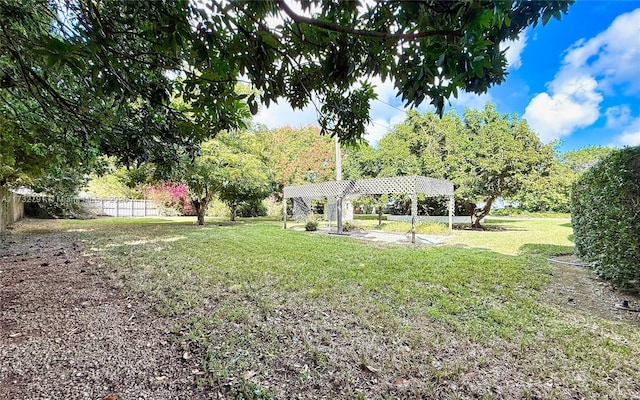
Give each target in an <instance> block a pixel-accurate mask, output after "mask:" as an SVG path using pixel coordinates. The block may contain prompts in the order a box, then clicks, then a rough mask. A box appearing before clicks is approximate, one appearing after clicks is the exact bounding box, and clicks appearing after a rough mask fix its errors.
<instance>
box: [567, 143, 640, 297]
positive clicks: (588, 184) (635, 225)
mask: <svg viewBox="0 0 640 400" xmlns="http://www.w3.org/2000/svg"><path fill="white" fill-rule="evenodd" d="M571 208H572V210H571V218H572V225H573V232H574V237H575V243H576V253H577V255H578V256H579V257H581V258H582V259H583V260H585V261H588V262H592V263H593V265H594V268H595V272H596V273H597V274H598V275H599V276H601V277H603V278H604V279H610V280H612V281H613V282H615V283H617V284H619V285H620V286H621V287H626V288H628V289H634V290H638V289H640V146H636V147H627V148H624V149H622V150H619V151H616V152H614V153H612V154H611V155H609V156H608V157H606V158H604V159H603V160H602V161H600V163H598V164H596V165H595V166H593V167H592V168H591V169H589V170H588V171H587V172H585V173H584V174H583V175H582V176H581V177H580V178H578V179H577V180H576V182H575V183H574V184H573V187H572V193H571Z"/></svg>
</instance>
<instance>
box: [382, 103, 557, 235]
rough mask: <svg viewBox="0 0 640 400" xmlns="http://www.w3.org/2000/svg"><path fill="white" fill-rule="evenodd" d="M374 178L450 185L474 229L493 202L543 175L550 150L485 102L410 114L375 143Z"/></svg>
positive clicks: (551, 156) (550, 157)
mask: <svg viewBox="0 0 640 400" xmlns="http://www.w3.org/2000/svg"><path fill="white" fill-rule="evenodd" d="M378 157H379V164H380V176H395V175H426V176H431V177H434V178H441V179H448V180H451V181H453V182H454V184H455V196H456V197H457V199H458V202H460V203H461V204H462V205H463V206H464V207H465V208H466V209H467V212H468V213H469V214H470V215H471V222H472V224H473V225H474V226H475V227H479V226H480V220H481V219H482V218H484V217H485V216H487V215H488V214H489V211H490V210H491V207H492V205H493V203H494V201H495V200H496V199H497V198H499V197H506V198H513V197H514V196H516V195H518V194H519V193H521V191H522V189H523V187H524V185H526V184H527V183H528V182H529V179H530V178H531V177H536V178H538V179H540V178H541V177H545V176H547V175H549V169H550V167H551V165H552V162H553V161H554V152H553V147H552V146H551V145H543V144H542V143H541V142H540V139H539V138H538V137H537V136H536V134H535V133H534V132H532V131H531V130H530V129H529V127H528V125H527V122H526V121H524V120H521V119H520V118H519V117H518V116H517V115H515V114H504V115H500V114H499V113H498V112H497V111H496V109H495V106H494V105H492V104H490V103H487V104H486V105H485V108H484V109H483V110H479V111H478V110H471V109H467V110H465V113H464V117H463V118H460V117H459V116H458V115H457V114H456V113H455V112H449V113H447V114H445V116H444V117H443V118H441V119H440V118H438V117H437V116H436V115H434V114H433V113H425V114H420V113H418V112H416V111H411V112H409V113H408V114H407V118H406V119H405V121H404V122H403V123H402V124H398V125H396V126H395V127H394V128H393V129H392V130H391V131H390V132H389V134H388V135H386V136H385V137H384V138H382V139H381V140H380V143H379V150H378Z"/></svg>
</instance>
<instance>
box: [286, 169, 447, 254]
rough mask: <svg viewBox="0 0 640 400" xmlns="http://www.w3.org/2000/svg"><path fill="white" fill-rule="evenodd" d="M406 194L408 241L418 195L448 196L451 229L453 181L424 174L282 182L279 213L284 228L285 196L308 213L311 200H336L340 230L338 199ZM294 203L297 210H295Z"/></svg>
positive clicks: (413, 231)
mask: <svg viewBox="0 0 640 400" xmlns="http://www.w3.org/2000/svg"><path fill="white" fill-rule="evenodd" d="M382 194H407V195H409V196H411V242H412V243H415V242H416V221H417V217H418V195H419V194H423V195H425V196H427V197H448V198H449V207H448V208H449V229H453V212H454V198H453V182H450V181H445V180H440V179H434V178H428V177H426V176H415V175H414V176H395V177H389V178H374V179H357V180H346V181H330V182H323V183H312V184H308V185H298V186H286V187H285V188H284V193H283V197H284V201H283V211H284V212H283V215H284V229H286V228H287V199H293V201H294V213H295V212H296V211H299V212H300V213H304V215H305V216H306V214H308V213H309V211H310V207H308V206H307V205H309V204H310V203H311V200H319V199H327V200H329V199H335V200H337V203H338V206H337V216H338V218H337V219H338V227H337V233H342V200H343V199H348V200H350V199H356V198H358V197H360V196H364V195H382ZM296 206H297V207H298V210H296Z"/></svg>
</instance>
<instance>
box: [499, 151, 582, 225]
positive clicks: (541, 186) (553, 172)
mask: <svg viewBox="0 0 640 400" xmlns="http://www.w3.org/2000/svg"><path fill="white" fill-rule="evenodd" d="M576 176H577V175H576V174H575V173H574V172H573V171H572V170H571V169H570V168H569V167H568V166H567V165H565V164H563V163H562V162H560V161H559V160H558V159H556V158H554V159H553V160H551V161H550V165H549V167H548V168H545V169H543V170H537V169H536V170H533V171H531V173H530V174H529V175H528V176H527V177H525V180H526V181H525V183H524V184H523V185H522V188H521V189H520V190H519V191H518V193H517V194H516V195H515V196H512V197H511V198H510V200H515V201H517V202H518V203H519V208H522V209H523V210H527V211H534V212H550V211H551V212H562V213H568V212H569V211H570V204H569V203H570V194H571V184H572V183H573V181H574V180H575V178H576Z"/></svg>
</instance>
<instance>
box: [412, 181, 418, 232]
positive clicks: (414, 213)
mask: <svg viewBox="0 0 640 400" xmlns="http://www.w3.org/2000/svg"><path fill="white" fill-rule="evenodd" d="M417 219H418V196H416V194H415V193H414V194H413V195H411V243H414V244H415V243H416V220H417Z"/></svg>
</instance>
